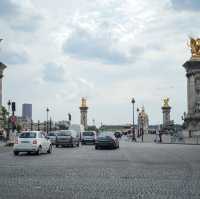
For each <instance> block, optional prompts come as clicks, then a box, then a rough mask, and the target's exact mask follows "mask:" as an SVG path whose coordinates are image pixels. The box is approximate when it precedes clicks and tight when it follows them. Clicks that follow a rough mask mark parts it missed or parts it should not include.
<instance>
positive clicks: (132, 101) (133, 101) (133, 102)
mask: <svg viewBox="0 0 200 199" xmlns="http://www.w3.org/2000/svg"><path fill="white" fill-rule="evenodd" d="M131 103H132V104H133V129H134V127H135V121H134V118H135V115H134V112H135V111H134V105H135V99H134V98H132V100H131Z"/></svg>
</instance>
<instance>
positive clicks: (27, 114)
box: [22, 104, 32, 120]
mask: <svg viewBox="0 0 200 199" xmlns="http://www.w3.org/2000/svg"><path fill="white" fill-rule="evenodd" d="M22 117H23V118H25V119H27V120H32V104H23V105H22Z"/></svg>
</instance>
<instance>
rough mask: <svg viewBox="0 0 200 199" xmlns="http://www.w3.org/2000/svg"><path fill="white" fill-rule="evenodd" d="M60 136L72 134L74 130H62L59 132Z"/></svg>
mask: <svg viewBox="0 0 200 199" xmlns="http://www.w3.org/2000/svg"><path fill="white" fill-rule="evenodd" d="M57 135H58V136H71V135H72V132H71V131H62V132H59V133H57Z"/></svg>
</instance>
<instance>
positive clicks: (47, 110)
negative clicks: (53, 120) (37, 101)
mask: <svg viewBox="0 0 200 199" xmlns="http://www.w3.org/2000/svg"><path fill="white" fill-rule="evenodd" d="M49 111H50V110H49V108H48V107H47V109H46V112H47V134H48V133H49V127H48V119H49Z"/></svg>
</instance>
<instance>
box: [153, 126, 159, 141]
mask: <svg viewBox="0 0 200 199" xmlns="http://www.w3.org/2000/svg"><path fill="white" fill-rule="evenodd" d="M158 139H159V129H156V138H155V140H154V142H158V141H159V140H158Z"/></svg>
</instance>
